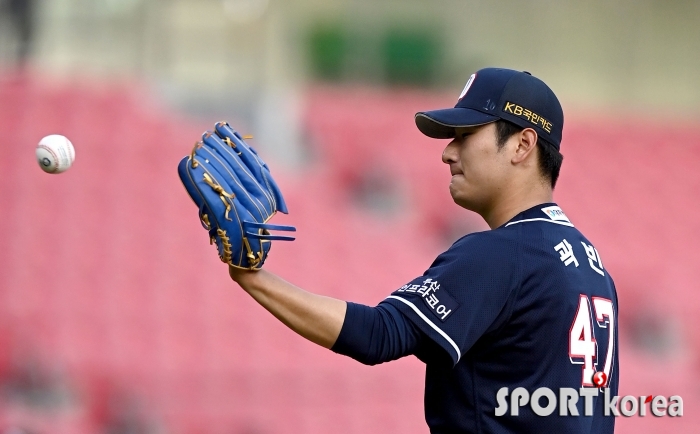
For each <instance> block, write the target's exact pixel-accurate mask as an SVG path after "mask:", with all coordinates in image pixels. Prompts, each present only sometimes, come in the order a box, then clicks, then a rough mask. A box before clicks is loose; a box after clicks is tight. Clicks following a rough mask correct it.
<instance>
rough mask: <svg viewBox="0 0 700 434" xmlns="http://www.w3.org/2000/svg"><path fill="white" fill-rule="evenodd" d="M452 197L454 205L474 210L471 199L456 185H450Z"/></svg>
mask: <svg viewBox="0 0 700 434" xmlns="http://www.w3.org/2000/svg"><path fill="white" fill-rule="evenodd" d="M450 196H452V200H453V201H454V203H456V204H457V205H459V206H461V207H462V208H466V209H469V210H470V209H472V206H471V203H472V202H473V201H472V200H470V197H469V195H468V194H466V192H465V191H464V189H461V188H459V187H458V186H457V185H455V184H450Z"/></svg>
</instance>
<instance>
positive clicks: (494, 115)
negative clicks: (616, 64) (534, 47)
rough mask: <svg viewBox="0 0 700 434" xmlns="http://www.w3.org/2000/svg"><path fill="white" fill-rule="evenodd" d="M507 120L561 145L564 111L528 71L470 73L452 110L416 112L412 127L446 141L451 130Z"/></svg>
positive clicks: (450, 136)
mask: <svg viewBox="0 0 700 434" xmlns="http://www.w3.org/2000/svg"><path fill="white" fill-rule="evenodd" d="M499 119H504V120H507V121H510V122H512V123H514V124H516V125H518V126H521V127H523V128H533V129H534V130H535V131H537V135H538V137H541V138H542V139H544V140H545V141H547V142H548V143H550V144H552V145H553V146H554V147H555V148H557V149H559V146H560V144H561V132H562V128H563V127H564V112H563V110H562V108H561V104H559V100H558V99H557V97H556V95H554V92H552V89H550V88H549V87H548V86H547V85H546V84H545V83H544V82H543V81H542V80H540V79H539V78H536V77H533V76H532V75H531V74H530V73H529V72H520V71H514V70H512V69H502V68H484V69H480V70H479V71H477V72H475V73H474V74H472V76H471V77H469V81H467V84H466V85H465V86H464V90H462V94H461V95H460V96H459V100H457V104H456V105H455V106H454V108H448V109H442V110H431V111H426V112H418V113H416V116H415V120H416V126H417V127H418V129H419V130H421V132H422V133H423V134H425V135H426V136H428V137H432V138H434V139H450V138H453V137H454V136H455V128H458V127H475V126H479V125H486V124H489V123H491V122H496V121H497V120H499Z"/></svg>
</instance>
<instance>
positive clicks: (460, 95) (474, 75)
mask: <svg viewBox="0 0 700 434" xmlns="http://www.w3.org/2000/svg"><path fill="white" fill-rule="evenodd" d="M475 78H476V73H474V74H472V76H471V77H469V80H467V84H465V85H464V89H462V93H461V94H459V99H458V100H457V101H459V100H461V99H462V98H464V95H466V94H467V91H468V90H469V88H470V87H472V83H474V79H475Z"/></svg>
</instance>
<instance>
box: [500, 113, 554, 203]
mask: <svg viewBox="0 0 700 434" xmlns="http://www.w3.org/2000/svg"><path fill="white" fill-rule="evenodd" d="M524 129H525V128H523V127H521V126H518V125H515V124H514V123H512V122H509V121H506V120H503V119H499V120H497V121H496V144H497V145H498V149H501V148H503V146H505V144H506V142H507V141H508V139H509V138H510V137H511V136H512V135H513V134H515V133H519V132H520V131H522V130H524ZM537 148H538V153H537V154H538V156H539V164H540V172H541V173H542V175H543V176H544V177H545V178H547V179H549V182H550V183H551V184H552V189H554V186H555V185H557V179H559V170H560V169H561V163H562V161H563V160H564V156H563V155H562V154H561V152H559V151H558V150H557V149H556V148H555V147H554V146H552V145H550V144H549V143H547V142H546V141H545V140H544V139H542V138H541V137H539V136H538V137H537Z"/></svg>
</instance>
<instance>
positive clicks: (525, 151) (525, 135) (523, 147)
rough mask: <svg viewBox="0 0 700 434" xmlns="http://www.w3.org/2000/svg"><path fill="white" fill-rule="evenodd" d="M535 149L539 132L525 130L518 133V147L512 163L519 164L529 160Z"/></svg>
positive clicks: (529, 129) (530, 129)
mask: <svg viewBox="0 0 700 434" xmlns="http://www.w3.org/2000/svg"><path fill="white" fill-rule="evenodd" d="M535 148H537V132H535V130H533V129H532V128H525V129H524V130H522V131H521V132H520V133H518V146H517V147H516V148H515V154H514V155H513V158H512V159H511V163H513V164H519V163H522V162H523V161H525V160H527V159H528V157H529V156H530V155H532V154H533V150H534V149H535Z"/></svg>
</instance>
